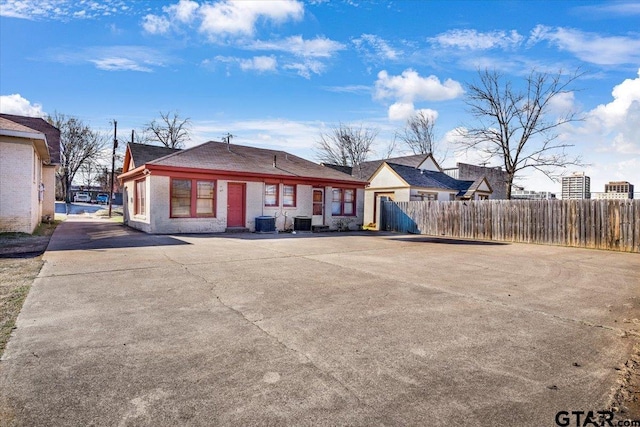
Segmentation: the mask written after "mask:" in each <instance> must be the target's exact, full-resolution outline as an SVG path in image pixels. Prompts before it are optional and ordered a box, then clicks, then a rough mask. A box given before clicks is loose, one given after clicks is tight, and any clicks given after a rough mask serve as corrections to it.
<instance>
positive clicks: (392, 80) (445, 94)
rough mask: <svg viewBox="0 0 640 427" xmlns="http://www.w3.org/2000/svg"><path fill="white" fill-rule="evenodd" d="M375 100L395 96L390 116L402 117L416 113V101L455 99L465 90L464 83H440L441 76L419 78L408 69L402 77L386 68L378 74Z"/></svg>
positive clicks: (448, 80) (399, 118) (448, 81)
mask: <svg viewBox="0 0 640 427" xmlns="http://www.w3.org/2000/svg"><path fill="white" fill-rule="evenodd" d="M375 87H376V92H375V95H374V96H375V98H376V99H392V100H394V101H395V102H394V103H393V104H392V105H391V106H390V107H389V112H388V113H389V119H391V120H403V119H406V118H407V117H408V115H410V114H412V113H413V112H414V105H413V104H414V102H416V101H444V100H449V99H454V98H457V97H459V96H461V95H462V94H463V93H464V89H463V88H462V85H461V84H460V83H459V82H457V81H455V80H452V79H447V80H445V81H444V82H440V79H438V77H436V76H434V75H431V76H429V77H420V75H419V74H418V73H417V72H416V71H414V70H412V69H407V70H405V71H403V72H402V74H401V75H399V76H390V75H389V73H387V71H385V70H382V71H380V72H379V73H378V80H377V81H376V84H375Z"/></svg>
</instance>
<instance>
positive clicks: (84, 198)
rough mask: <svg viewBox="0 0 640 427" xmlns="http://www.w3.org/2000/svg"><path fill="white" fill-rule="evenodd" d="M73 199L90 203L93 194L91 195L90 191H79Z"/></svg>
mask: <svg viewBox="0 0 640 427" xmlns="http://www.w3.org/2000/svg"><path fill="white" fill-rule="evenodd" d="M73 201H74V202H85V203H89V202H91V196H90V195H89V193H86V192H83V191H78V192H77V193H76V194H75V195H74V196H73Z"/></svg>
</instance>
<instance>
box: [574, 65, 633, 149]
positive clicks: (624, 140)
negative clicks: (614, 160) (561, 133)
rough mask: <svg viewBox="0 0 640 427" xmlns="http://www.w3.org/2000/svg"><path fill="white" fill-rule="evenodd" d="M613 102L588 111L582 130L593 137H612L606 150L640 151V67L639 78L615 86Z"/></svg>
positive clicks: (604, 138)
mask: <svg viewBox="0 0 640 427" xmlns="http://www.w3.org/2000/svg"><path fill="white" fill-rule="evenodd" d="M611 95H612V96H613V101H611V102H609V103H608V104H600V105H598V106H597V107H596V108H594V109H593V110H591V111H590V112H588V113H587V115H586V118H585V122H584V125H583V126H582V128H581V129H580V130H579V131H581V133H583V134H586V135H589V136H592V137H593V136H596V135H597V136H598V137H599V138H600V139H601V140H605V141H606V140H609V141H611V142H610V144H607V145H604V146H603V145H602V144H600V147H599V148H600V149H602V150H605V151H606V150H613V151H615V152H618V153H622V154H640V126H638V123H640V70H638V77H637V78H635V79H626V80H624V81H623V82H622V83H620V84H619V85H617V86H615V87H614V88H613V91H612V92H611Z"/></svg>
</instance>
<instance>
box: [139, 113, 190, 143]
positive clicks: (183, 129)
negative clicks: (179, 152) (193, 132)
mask: <svg viewBox="0 0 640 427" xmlns="http://www.w3.org/2000/svg"><path fill="white" fill-rule="evenodd" d="M190 129H191V121H190V120H189V119H188V118H186V119H181V118H180V117H179V115H178V113H177V112H174V113H169V112H167V113H163V112H162V111H160V120H155V119H154V120H152V121H151V122H150V123H148V124H147V125H146V128H145V129H144V130H145V131H146V132H148V133H149V140H150V141H157V142H159V143H161V144H162V145H164V146H165V147H169V148H182V147H184V143H185V141H188V140H189V131H190Z"/></svg>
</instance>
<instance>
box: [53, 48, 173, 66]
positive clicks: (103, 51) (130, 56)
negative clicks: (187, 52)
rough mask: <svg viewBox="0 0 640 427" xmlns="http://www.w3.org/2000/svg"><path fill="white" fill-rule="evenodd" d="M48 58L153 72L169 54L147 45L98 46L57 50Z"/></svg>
mask: <svg viewBox="0 0 640 427" xmlns="http://www.w3.org/2000/svg"><path fill="white" fill-rule="evenodd" d="M45 58H46V59H47V60H50V61H53V62H59V63H62V64H86V63H91V64H93V65H95V66H96V68H98V69H100V70H105V71H141V72H151V71H153V68H155V67H163V66H164V65H165V64H164V61H165V60H168V59H170V58H168V56H167V55H165V54H162V53H160V52H158V51H156V50H155V49H152V48H149V47H146V46H97V47H88V48H84V49H77V50H73V51H68V50H62V51H61V50H55V51H52V52H50V53H49V54H47V55H45Z"/></svg>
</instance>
